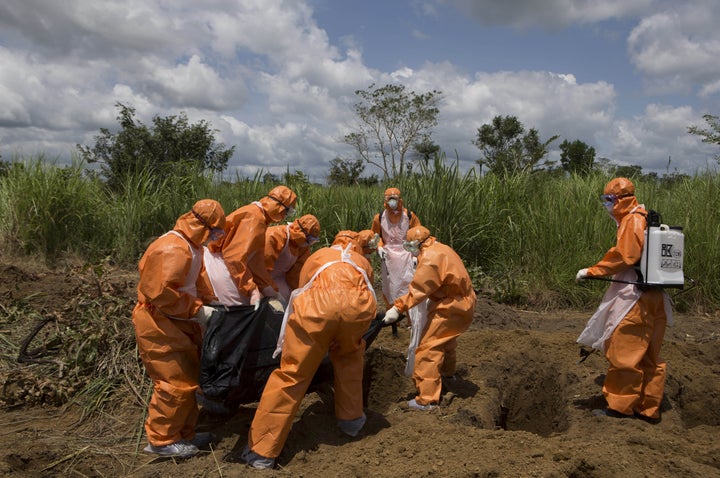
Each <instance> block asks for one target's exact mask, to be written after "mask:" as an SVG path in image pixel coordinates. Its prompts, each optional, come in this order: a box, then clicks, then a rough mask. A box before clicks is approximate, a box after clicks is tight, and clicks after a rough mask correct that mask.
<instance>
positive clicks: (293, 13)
mask: <svg viewBox="0 0 720 478" xmlns="http://www.w3.org/2000/svg"><path fill="white" fill-rule="evenodd" d="M718 24H720V2H717V1H715V0H690V1H683V2H678V1H675V0H673V1H668V0H608V1H593V0H544V1H537V0H506V1H503V2H500V1H494V0H493V1H491V0H477V1H472V0H408V1H375V0H366V1H363V2H357V1H349V0H306V1H279V0H215V1H207V2H195V1H191V0H176V1H173V2H161V1H159V0H122V1H114V0H111V1H90V0H68V1H65V2H48V1H43V0H5V1H4V2H2V4H0V65H2V66H1V67H0V155H2V159H4V160H10V159H13V158H18V157H28V156H31V155H35V154H40V153H42V154H44V155H45V156H46V157H48V158H51V159H57V160H58V161H60V162H69V161H70V157H71V154H72V153H73V151H74V148H75V145H76V144H77V143H81V144H93V142H94V137H95V135H97V134H98V133H99V130H100V128H102V127H105V128H110V129H111V130H114V129H117V126H118V125H117V120H116V116H117V112H118V111H117V109H116V108H115V104H116V103H117V102H121V103H123V104H126V105H129V106H132V107H134V108H135V109H136V111H137V116H138V119H140V120H141V121H143V122H144V123H146V124H150V123H151V121H152V118H153V116H155V115H159V116H167V115H177V114H179V113H180V112H185V113H186V114H187V115H188V117H189V118H190V120H191V121H193V122H195V121H200V120H206V121H208V122H209V123H210V124H211V126H212V127H213V128H214V129H217V130H218V132H217V139H218V140H219V141H221V142H223V143H225V144H226V145H235V146H236V153H235V156H234V157H233V158H232V160H231V162H230V166H229V172H231V173H234V172H238V173H239V174H241V175H247V176H252V175H253V174H254V173H255V172H256V171H257V170H259V169H262V170H264V171H269V172H272V173H275V174H281V173H283V172H284V171H285V170H286V169H287V168H288V167H290V169H291V170H295V169H299V170H303V171H305V172H307V173H308V174H309V175H310V177H311V178H312V179H313V180H317V181H322V180H323V179H324V178H325V176H326V174H327V171H328V169H329V163H330V161H331V160H332V159H333V158H335V157H342V158H347V159H349V158H352V157H353V151H352V150H350V149H349V148H348V147H347V146H346V145H344V144H343V143H342V142H341V141H339V139H340V138H342V136H343V135H345V134H347V133H348V132H351V131H352V130H353V126H354V122H355V118H354V115H353V111H352V107H351V106H352V104H353V103H354V102H355V101H356V97H355V95H354V91H355V90H358V89H364V88H366V87H367V86H369V85H370V84H372V83H375V84H376V85H384V84H387V83H391V82H400V83H402V84H403V85H405V86H406V88H407V89H408V90H409V91H415V92H417V93H422V92H426V91H430V90H440V91H442V92H443V100H442V102H441V103H440V117H439V124H438V126H437V127H436V128H435V129H434V131H433V140H434V141H435V142H436V143H437V144H438V145H440V147H441V148H442V149H443V150H444V151H445V152H447V154H448V156H450V157H453V158H454V157H455V152H457V154H458V156H459V158H460V162H461V166H462V168H463V169H469V168H471V167H473V166H474V161H475V160H476V159H478V157H479V155H480V151H479V150H478V149H477V147H475V146H474V145H472V141H473V139H474V138H475V135H476V132H477V128H479V127H480V126H482V124H485V123H489V122H490V121H491V120H492V118H493V117H494V116H496V115H499V114H502V115H513V116H516V117H517V118H518V119H519V120H520V121H521V122H522V123H523V124H524V125H525V127H526V129H530V128H535V129H537V130H538V131H539V133H540V137H541V139H546V138H549V137H550V136H552V135H556V134H557V135H559V136H560V139H559V140H557V141H556V142H555V143H553V144H552V147H553V151H551V154H550V159H555V160H557V159H558V158H559V152H558V150H557V147H558V145H559V144H560V142H561V141H562V140H564V139H567V140H569V141H573V140H576V139H579V140H582V141H584V142H586V143H588V144H589V145H591V146H593V147H595V149H596V151H597V156H598V157H602V158H608V159H610V160H611V161H612V162H613V163H615V164H632V165H640V166H642V167H643V170H644V171H646V172H650V171H654V172H657V173H659V174H664V173H665V172H668V171H670V172H674V171H676V170H677V171H681V172H685V173H689V174H693V173H695V172H697V171H704V170H705V169H706V168H708V167H710V168H716V167H717V162H716V161H715V160H714V159H713V156H714V155H715V154H717V146H712V145H707V144H703V143H701V141H700V139H699V138H698V137H696V136H692V135H689V134H688V133H687V127H688V126H690V125H698V126H701V127H706V126H707V125H706V123H705V122H704V120H703V119H702V115H703V114H708V113H709V114H714V115H718V114H720V62H719V61H718V60H717V59H718V58H720V30H718V28H717V25H718ZM668 158H670V159H671V162H670V166H669V167H668ZM372 173H374V174H379V173H380V171H379V170H377V169H374V168H373V167H372V166H368V168H367V169H366V174H372Z"/></svg>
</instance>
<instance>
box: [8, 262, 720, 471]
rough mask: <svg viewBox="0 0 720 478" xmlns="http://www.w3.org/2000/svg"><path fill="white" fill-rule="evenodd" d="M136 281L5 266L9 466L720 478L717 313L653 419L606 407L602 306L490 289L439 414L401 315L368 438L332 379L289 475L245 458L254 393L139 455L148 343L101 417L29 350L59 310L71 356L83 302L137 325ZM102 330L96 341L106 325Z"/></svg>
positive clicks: (379, 353) (284, 466)
mask: <svg viewBox="0 0 720 478" xmlns="http://www.w3.org/2000/svg"><path fill="white" fill-rule="evenodd" d="M135 280H136V277H135V273H134V271H123V270H117V269H114V268H112V267H111V266H109V265H105V266H103V268H102V270H99V269H98V268H94V269H93V268H84V267H79V266H67V267H64V268H58V269H55V270H52V271H51V270H47V269H45V268H43V267H41V266H37V265H30V264H22V265H20V263H15V264H11V263H8V262H7V261H5V262H3V263H0V300H1V302H0V342H1V343H2V346H1V349H2V354H1V355H0V385H2V388H1V390H0V392H1V394H0V406H2V408H1V409H2V412H1V413H0V476H17V477H38V476H48V477H50V476H53V477H54V476H58V477H59V476H63V477H64V476H92V477H101V476H134V477H148V478H149V477H179V476H193V477H200V476H203V477H213V476H215V477H238V476H298V477H300V476H305V477H316V476H326V477H336V476H337V477H352V476H355V477H405V476H447V477H525V476H535V477H574V478H580V477H598V478H600V477H608V478H609V477H617V476H625V477H636V476H637V477H641V476H648V477H650V476H680V477H703V478H704V477H711V476H720V347H719V345H720V321H719V320H720V319H719V318H718V317H717V316H711V315H705V316H701V315H697V314H695V315H680V314H677V315H676V320H675V322H676V325H675V326H674V327H673V328H670V329H668V332H667V334H666V337H665V344H664V346H663V355H664V358H665V360H666V361H667V362H668V370H669V375H668V379H667V385H666V390H665V400H664V403H663V416H662V421H661V422H660V423H659V424H650V423H647V422H644V421H641V420H637V419H616V418H607V417H605V418H601V417H596V416H593V415H592V414H591V410H593V409H596V408H602V407H603V406H604V405H605V401H604V398H603V396H602V392H601V385H602V380H603V377H604V373H605V370H606V365H607V364H606V362H605V359H604V358H603V357H602V356H601V355H599V354H597V353H594V354H592V355H590V356H589V357H588V358H587V360H585V361H583V362H580V363H579V359H580V356H579V346H578V345H577V344H576V343H575V339H576V338H577V336H578V334H579V332H580V331H581V330H582V328H583V326H584V324H585V322H586V320H587V318H588V317H589V315H590V313H591V312H592V311H590V310H589V311H585V312H570V311H549V312H537V311H526V310H518V309H514V308H510V307H506V306H503V305H499V304H497V303H494V302H492V301H490V300H488V299H486V298H480V299H479V300H478V304H477V309H476V314H475V321H474V323H473V325H472V327H471V329H470V330H469V331H468V332H466V333H465V334H464V335H462V336H461V337H460V339H459V347H458V363H459V367H458V373H457V376H456V378H455V380H453V381H450V382H449V383H447V384H446V389H447V390H446V392H445V394H444V396H443V402H442V406H441V407H439V408H438V409H436V410H434V411H431V412H415V411H410V410H408V409H407V406H406V405H405V403H406V401H407V400H408V399H409V398H412V396H413V394H414V388H413V385H412V381H411V379H409V378H407V377H405V376H404V375H403V369H404V354H405V349H406V347H407V343H408V340H409V331H408V330H407V329H405V328H403V327H401V328H400V331H399V337H397V338H394V337H393V336H392V335H391V333H390V329H389V328H388V329H383V330H382V332H381V334H380V336H379V337H378V339H377V340H376V341H375V342H374V343H373V344H372V346H371V347H370V349H369V350H368V352H367V355H366V357H367V366H366V370H367V374H366V379H368V383H369V391H368V403H367V410H366V413H367V416H368V421H367V424H366V426H365V428H364V429H363V431H362V432H361V434H360V436H358V437H357V438H355V439H350V438H347V437H344V436H343V435H341V433H340V432H339V431H338V430H337V429H336V428H335V420H334V417H333V399H332V389H331V387H330V386H327V387H321V388H320V390H318V391H315V392H312V393H309V394H308V395H307V396H306V398H305V400H304V401H303V403H302V407H301V409H300V411H299V413H298V415H297V419H296V422H295V424H294V425H293V428H292V431H291V433H290V436H289V439H288V441H287V444H286V446H285V449H284V451H283V452H282V454H281V456H280V457H279V459H278V465H279V466H278V468H277V469H275V470H273V471H258V470H252V469H250V468H248V467H246V466H245V465H243V464H241V463H234V462H232V461H231V460H232V459H233V458H234V457H236V456H237V455H238V453H239V451H240V450H241V449H242V448H243V446H244V445H245V443H246V437H247V431H248V427H249V425H250V422H251V420H252V417H253V413H254V404H250V405H244V406H242V407H241V408H240V409H239V411H238V412H237V413H236V414H235V415H234V416H232V417H230V418H218V417H216V416H212V415H209V414H207V413H202V415H201V422H200V424H199V428H200V429H202V430H210V431H213V432H214V433H215V434H216V435H217V436H218V438H219V441H218V442H217V443H216V444H215V446H214V448H212V449H211V450H209V451H205V452H203V453H202V454H200V455H198V456H196V457H193V458H191V459H188V460H182V461H174V460H171V459H157V458H155V457H153V456H150V455H147V454H145V453H143V452H142V451H139V450H142V448H143V447H144V446H145V444H146V440H145V438H144V436H143V430H142V422H143V419H144V412H145V407H144V405H143V400H144V399H143V397H146V396H147V387H148V381H147V379H146V378H143V376H142V367H141V366H139V364H138V362H137V359H136V357H134V351H132V350H131V351H130V352H129V353H128V354H126V355H129V356H130V357H131V358H130V359H129V360H128V359H127V357H125V356H122V357H120V356H119V357H118V359H117V361H116V365H118V368H119V369H121V370H120V371H119V372H118V373H117V374H116V375H117V376H120V377H121V382H122V383H120V384H119V385H118V388H117V389H118V390H121V391H122V392H116V393H115V395H118V394H121V395H123V396H120V397H117V396H114V397H113V399H112V400H110V401H109V402H108V403H112V404H114V406H113V407H110V406H106V407H104V408H103V409H100V410H96V411H95V412H94V413H92V414H91V415H89V416H87V415H84V409H83V408H81V407H80V406H78V405H77V404H73V402H72V400H70V401H68V399H67V397H72V396H73V393H74V392H75V391H76V390H79V387H81V386H82V385H83V384H82V383H76V382H78V380H75V381H73V380H69V379H68V377H71V376H72V371H68V370H66V371H63V368H62V366H61V365H59V363H60V361H59V360H57V359H56V360H55V362H54V363H53V362H52V360H50V361H43V360H41V359H38V360H36V361H30V362H26V363H18V361H17V357H18V351H19V347H20V344H21V343H22V341H23V339H24V338H25V337H27V335H28V333H29V332H30V330H32V328H33V326H34V325H35V324H36V323H38V321H39V320H40V319H42V318H43V317H45V318H49V319H52V320H51V325H50V328H51V329H53V330H54V332H53V331H50V330H49V329H48V328H47V327H45V328H44V329H43V330H41V332H40V333H39V334H38V337H39V338H38V337H36V339H35V342H34V344H35V345H33V346H32V347H29V348H28V351H29V352H35V353H36V355H35V356H36V357H42V356H45V357H52V356H53V355H52V354H56V355H54V356H55V357H57V354H60V353H61V352H60V351H58V347H62V345H58V343H57V341H53V339H52V338H51V337H50V336H51V335H52V333H55V334H56V335H57V334H60V332H61V331H62V330H63V329H62V328H63V325H64V324H70V323H71V321H72V313H73V311H76V310H77V308H78V307H85V308H87V307H100V308H101V310H103V311H104V312H103V314H101V315H103V316H102V318H101V320H103V321H104V322H102V323H107V324H108V328H109V329H110V332H109V333H110V335H111V336H116V337H125V338H127V337H132V324H131V322H130V318H129V316H130V311H131V308H132V304H133V298H134V287H135ZM599 299H600V298H599V297H598V300H599ZM18 311H20V312H21V314H20V315H18ZM68 327H69V325H68ZM42 334H45V336H44V338H43V337H41V336H42ZM86 334H88V336H87V338H86V341H90V340H91V337H95V336H96V335H98V334H99V331H97V330H92V331H90V330H89V331H86ZM99 335H102V334H99ZM93 340H94V339H93ZM38 341H40V342H42V341H44V345H43V346H42V347H40V348H38V346H37V343H39V342H38ZM84 343H85V342H84ZM43 352H44V353H43ZM120 365H121V366H120ZM97 367H107V365H106V364H101V363H100V362H98V364H97ZM63 377H64V378H63ZM63 380H64V381H63ZM63 387H64V388H63Z"/></svg>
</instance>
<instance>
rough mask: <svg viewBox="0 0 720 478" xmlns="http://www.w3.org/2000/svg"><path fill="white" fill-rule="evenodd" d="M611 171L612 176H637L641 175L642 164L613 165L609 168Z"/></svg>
mask: <svg viewBox="0 0 720 478" xmlns="http://www.w3.org/2000/svg"><path fill="white" fill-rule="evenodd" d="M611 172H612V175H613V176H616V177H623V178H630V179H633V178H639V177H640V176H642V166H640V165H637V164H629V165H624V166H619V165H616V166H613V167H612V168H611Z"/></svg>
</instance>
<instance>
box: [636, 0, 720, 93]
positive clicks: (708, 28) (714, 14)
mask: <svg viewBox="0 0 720 478" xmlns="http://www.w3.org/2000/svg"><path fill="white" fill-rule="evenodd" d="M718 15H720V4H719V3H718V2H715V1H705V0H701V1H691V2H682V3H678V4H676V6H675V7H674V8H671V9H669V10H667V11H663V12H659V13H656V14H654V15H651V16H649V17H647V18H644V19H643V20H642V21H641V22H640V23H639V24H638V25H637V26H636V27H635V28H634V29H633V31H632V32H631V34H630V36H629V38H628V50H629V53H630V59H631V61H632V62H633V63H634V64H635V66H636V67H637V68H638V69H639V70H640V71H641V72H642V73H643V74H644V75H646V82H647V83H648V85H649V87H650V89H651V91H652V92H654V93H662V92H677V91H680V92H689V91H692V90H694V89H696V88H699V89H700V91H701V93H702V94H703V95H710V94H713V93H716V92H717V91H718V86H717V84H718V81H719V80H718V78H720V62H718V58H720V30H718V28H717V18H718Z"/></svg>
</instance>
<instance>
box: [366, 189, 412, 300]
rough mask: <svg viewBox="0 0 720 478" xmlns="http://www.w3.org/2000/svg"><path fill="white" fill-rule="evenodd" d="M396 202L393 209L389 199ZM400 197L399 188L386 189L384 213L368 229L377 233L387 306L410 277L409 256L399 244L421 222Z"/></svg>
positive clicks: (408, 282)
mask: <svg viewBox="0 0 720 478" xmlns="http://www.w3.org/2000/svg"><path fill="white" fill-rule="evenodd" d="M391 199H394V200H396V201H397V205H396V207H395V208H394V209H393V208H392V207H390V205H389V204H388V201H389V200H391ZM403 204H404V202H403V199H402V195H401V194H400V190H399V189H398V188H388V189H386V190H385V195H384V202H383V206H384V209H383V212H382V213H378V214H375V217H374V218H373V222H372V226H371V227H370V229H371V230H372V231H373V232H375V233H377V234H379V235H380V242H379V243H378V248H382V249H383V250H384V251H383V252H384V260H383V261H382V263H381V265H380V267H381V272H382V274H381V278H382V291H383V299H384V300H385V305H386V306H389V305H390V304H392V303H393V302H394V301H395V299H396V298H398V297H399V296H401V295H403V294H405V293H406V292H407V287H408V284H410V281H411V280H412V276H413V270H412V258H411V257H410V254H409V253H408V252H406V251H405V250H403V248H402V244H403V242H404V241H405V236H406V235H407V232H408V230H409V229H411V228H413V227H417V226H419V225H420V219H418V217H417V215H415V214H413V213H412V212H410V211H408V210H407V209H406V208H405V207H403Z"/></svg>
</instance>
